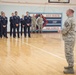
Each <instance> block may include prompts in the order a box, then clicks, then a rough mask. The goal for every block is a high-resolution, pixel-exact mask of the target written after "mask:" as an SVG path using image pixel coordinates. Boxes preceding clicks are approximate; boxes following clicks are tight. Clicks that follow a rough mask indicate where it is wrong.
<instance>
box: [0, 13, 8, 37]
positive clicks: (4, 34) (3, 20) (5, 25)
mask: <svg viewBox="0 0 76 75" xmlns="http://www.w3.org/2000/svg"><path fill="white" fill-rule="evenodd" d="M1 22H2V35H3V36H4V37H6V38H8V37H7V23H8V19H7V17H6V16H5V13H3V15H2V21H1Z"/></svg>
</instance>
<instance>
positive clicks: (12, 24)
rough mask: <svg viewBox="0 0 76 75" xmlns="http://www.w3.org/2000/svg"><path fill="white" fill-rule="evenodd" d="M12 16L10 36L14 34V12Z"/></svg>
mask: <svg viewBox="0 0 76 75" xmlns="http://www.w3.org/2000/svg"><path fill="white" fill-rule="evenodd" d="M11 15H12V16H11V17H10V20H9V21H10V36H12V30H13V26H14V13H12V14H11Z"/></svg>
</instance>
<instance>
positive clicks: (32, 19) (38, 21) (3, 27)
mask: <svg viewBox="0 0 76 75" xmlns="http://www.w3.org/2000/svg"><path fill="white" fill-rule="evenodd" d="M9 21H10V25H9V26H10V36H11V37H12V35H13V38H15V37H16V30H17V37H18V38H20V33H21V36H22V33H23V30H24V36H25V37H26V36H27V33H28V37H29V38H30V37H31V35H30V34H31V32H32V33H36V32H39V33H42V27H43V18H42V14H40V15H39V16H38V17H36V16H35V15H34V14H33V16H30V14H29V12H26V15H25V16H24V15H22V18H20V16H19V15H18V12H17V11H15V13H12V14H11V17H10V18H9ZM7 24H8V18H7V17H6V15H5V13H4V12H3V11H1V15H0V38H2V37H6V38H8V36H7ZM20 26H21V29H20ZM30 29H31V30H30ZM19 31H20V33H19Z"/></svg>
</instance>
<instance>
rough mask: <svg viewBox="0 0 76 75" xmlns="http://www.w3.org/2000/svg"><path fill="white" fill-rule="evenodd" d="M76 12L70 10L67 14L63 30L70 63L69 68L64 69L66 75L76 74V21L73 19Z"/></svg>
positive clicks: (66, 54) (66, 55)
mask: <svg viewBox="0 0 76 75" xmlns="http://www.w3.org/2000/svg"><path fill="white" fill-rule="evenodd" d="M73 14H74V10H73V9H68V10H67V12H66V15H67V17H68V18H67V20H66V21H65V23H64V28H63V29H62V31H61V32H62V36H63V40H64V44H65V57H66V60H67V63H68V67H64V68H65V70H64V73H65V74H74V69H73V67H74V53H73V50H74V45H75V25H76V24H75V21H74V20H75V19H74V18H73Z"/></svg>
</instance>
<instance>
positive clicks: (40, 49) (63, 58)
mask: <svg viewBox="0 0 76 75" xmlns="http://www.w3.org/2000/svg"><path fill="white" fill-rule="evenodd" d="M23 43H24V44H26V45H29V46H31V47H33V48H36V49H39V50H41V51H42V52H45V53H47V54H49V55H52V56H54V57H57V58H59V59H62V60H66V59H64V58H62V57H60V56H58V55H56V54H53V53H51V52H48V51H45V50H43V49H41V48H38V47H36V46H33V45H31V44H28V43H25V42H23ZM74 64H75V65H76V62H75V63H74Z"/></svg>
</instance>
